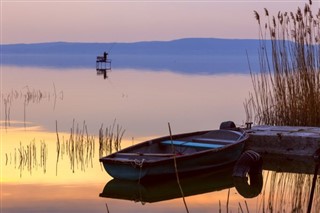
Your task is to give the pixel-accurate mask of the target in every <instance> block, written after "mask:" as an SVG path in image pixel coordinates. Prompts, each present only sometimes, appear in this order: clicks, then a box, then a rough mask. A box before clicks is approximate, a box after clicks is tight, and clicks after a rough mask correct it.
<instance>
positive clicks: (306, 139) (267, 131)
mask: <svg viewBox="0 0 320 213" xmlns="http://www.w3.org/2000/svg"><path fill="white" fill-rule="evenodd" d="M246 131H247V132H248V133H249V134H250V137H249V141H248V143H246V149H252V150H254V151H256V152H258V153H261V154H281V155H286V156H305V157H313V156H314V154H315V152H316V150H317V149H319V148H320V128H319V127H299V126H253V127H252V128H251V129H248V130H246Z"/></svg>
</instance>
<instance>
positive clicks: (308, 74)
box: [245, 2, 320, 126]
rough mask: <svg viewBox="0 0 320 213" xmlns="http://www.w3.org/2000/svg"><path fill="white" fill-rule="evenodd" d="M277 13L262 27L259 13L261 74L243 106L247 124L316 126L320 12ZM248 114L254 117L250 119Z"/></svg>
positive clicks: (319, 99)
mask: <svg viewBox="0 0 320 213" xmlns="http://www.w3.org/2000/svg"><path fill="white" fill-rule="evenodd" d="M311 6H312V4H311V2H309V4H306V5H305V8H304V10H303V11H302V10H301V9H300V8H298V9H297V11H296V12H295V13H293V12H285V13H282V12H279V13H278V14H277V16H273V17H271V16H270V15H269V12H268V10H267V9H265V20H266V21H265V22H262V19H261V16H260V15H259V13H258V12H256V11H255V12H254V13H255V18H256V19H257V21H258V24H259V39H260V46H259V62H260V73H258V74H255V73H253V72H252V71H251V77H252V83H253V87H254V92H253V93H251V94H250V95H249V99H248V100H246V101H245V108H246V113H247V120H248V121H252V120H251V119H253V120H254V122H255V123H258V124H268V125H292V126H320V108H319V107H318V106H319V105H320V9H319V10H318V13H317V14H313V12H312V10H311V9H310V8H311ZM252 113H253V114H254V117H253V118H252Z"/></svg>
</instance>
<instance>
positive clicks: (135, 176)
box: [100, 129, 248, 180]
mask: <svg viewBox="0 0 320 213" xmlns="http://www.w3.org/2000/svg"><path fill="white" fill-rule="evenodd" d="M247 139H248V134H246V133H245V132H243V131H241V130H240V129H233V130H229V129H219V130H209V131H199V132H192V133H184V134H178V135H172V136H166V137H161V138H157V139H153V140H149V141H145V142H142V143H139V144H137V145H133V146H131V147H128V148H125V149H123V150H121V151H119V152H116V153H113V154H111V155H108V156H106V157H102V158H100V162H102V163H103V166H104V168H105V170H106V171H107V172H108V174H109V175H110V176H112V177H113V178H116V179H122V180H141V179H149V178H154V177H161V178H162V177H164V176H172V175H175V174H176V172H178V174H179V175H180V174H187V173H194V172H197V171H202V170H207V169H212V168H221V167H223V166H226V165H229V164H232V163H234V162H235V161H237V160H238V158H239V157H240V155H241V153H242V152H243V149H244V143H245V141H246V140H247Z"/></svg>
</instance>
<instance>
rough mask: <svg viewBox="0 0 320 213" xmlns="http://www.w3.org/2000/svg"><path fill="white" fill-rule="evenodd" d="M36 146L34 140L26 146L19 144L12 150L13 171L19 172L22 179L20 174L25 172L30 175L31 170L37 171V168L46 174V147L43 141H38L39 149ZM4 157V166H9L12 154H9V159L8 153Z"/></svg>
mask: <svg viewBox="0 0 320 213" xmlns="http://www.w3.org/2000/svg"><path fill="white" fill-rule="evenodd" d="M38 146H39V145H38V143H36V141H35V139H33V140H32V141H30V142H29V143H28V144H26V145H22V143H21V142H20V145H19V147H18V148H15V149H14V157H13V158H14V159H13V164H14V168H15V169H19V170H20V177H22V174H23V173H24V171H25V170H26V171H27V172H29V173H30V174H32V172H33V170H34V169H36V170H37V169H38V167H40V168H41V169H42V170H43V173H46V166H47V158H48V149H47V145H46V143H45V142H44V141H40V149H38V148H39V147H38ZM5 156H6V164H5V165H6V166H7V165H9V164H10V165H11V164H12V154H11V153H10V159H9V157H8V153H6V154H5Z"/></svg>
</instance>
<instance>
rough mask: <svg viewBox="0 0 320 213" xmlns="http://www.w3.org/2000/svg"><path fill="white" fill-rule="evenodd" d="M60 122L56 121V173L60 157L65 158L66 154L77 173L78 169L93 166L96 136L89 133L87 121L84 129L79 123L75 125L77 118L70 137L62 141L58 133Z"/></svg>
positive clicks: (71, 167) (73, 123) (71, 166)
mask: <svg viewBox="0 0 320 213" xmlns="http://www.w3.org/2000/svg"><path fill="white" fill-rule="evenodd" d="M57 126H58V124H57V122H56V134H57V160H56V175H57V174H58V163H59V159H60V158H61V159H62V158H63V156H64V154H66V155H67V156H68V157H69V162H70V169H71V171H72V172H73V173H75V171H76V169H80V170H81V171H85V170H86V169H87V168H88V167H91V168H92V167H93V158H94V152H95V145H94V144H95V139H94V136H91V135H89V134H88V128H87V125H86V122H85V121H83V124H82V129H81V128H80V127H79V124H77V125H76V127H75V120H73V122H72V127H71V129H70V135H69V139H68V140H66V141H64V140H63V142H60V137H59V133H58V127H57ZM60 153H61V155H60Z"/></svg>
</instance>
